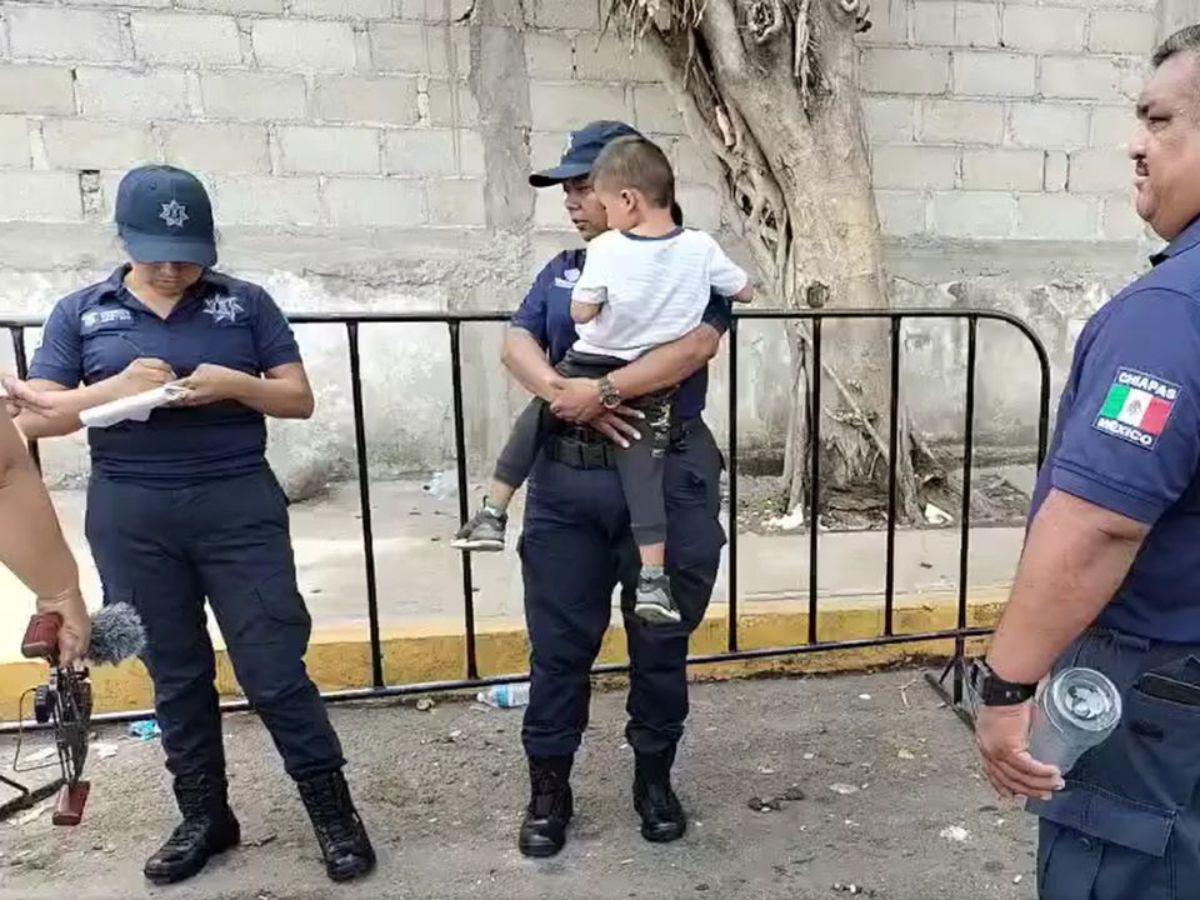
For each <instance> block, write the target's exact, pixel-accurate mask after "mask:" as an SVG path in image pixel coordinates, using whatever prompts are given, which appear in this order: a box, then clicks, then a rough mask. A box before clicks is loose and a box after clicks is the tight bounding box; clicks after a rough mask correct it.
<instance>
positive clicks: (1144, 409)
mask: <svg viewBox="0 0 1200 900" xmlns="http://www.w3.org/2000/svg"><path fill="white" fill-rule="evenodd" d="M1153 64H1154V71H1153V74H1152V76H1151V78H1150V80H1149V82H1148V84H1147V86H1146V88H1145V90H1144V91H1143V93H1142V95H1141V98H1140V99H1139V101H1138V104H1137V118H1138V125H1137V128H1136V131H1135V133H1134V138H1133V139H1132V141H1131V143H1130V156H1131V157H1132V158H1133V160H1134V164H1135V184H1136V189H1137V198H1136V205H1137V211H1138V213H1139V215H1140V216H1141V217H1142V218H1143V219H1144V220H1145V221H1146V222H1148V223H1149V224H1150V226H1151V227H1152V228H1153V229H1154V231H1155V232H1157V233H1158V234H1159V235H1160V236H1161V237H1162V238H1164V239H1165V240H1167V241H1168V242H1169V243H1168V245H1167V247H1166V248H1165V249H1164V250H1163V251H1162V252H1160V253H1158V254H1157V255H1155V256H1154V257H1153V258H1152V262H1153V264H1154V268H1153V269H1151V270H1150V271H1149V272H1148V273H1147V274H1146V275H1144V276H1143V277H1141V278H1139V279H1138V280H1137V281H1135V282H1134V283H1133V284H1131V285H1130V286H1129V287H1127V288H1125V290H1123V291H1121V293H1119V294H1118V295H1117V296H1116V297H1114V298H1113V299H1112V300H1111V301H1110V302H1109V303H1107V304H1106V305H1105V306H1104V307H1103V308H1102V309H1101V310H1100V311H1099V312H1097V313H1096V315H1095V316H1093V318H1092V319H1091V321H1090V322H1088V324H1087V326H1086V328H1085V329H1084V330H1083V333H1082V334H1081V335H1080V338H1079V343H1078V345H1077V347H1076V351H1075V359H1074V362H1073V364H1072V367H1071V372H1070V375H1069V377H1068V379H1067V384H1066V387H1065V388H1064V390H1063V394H1062V400H1061V402H1060V405H1059V410H1058V421H1057V426H1056V431H1055V435H1054V440H1053V444H1052V447H1051V452H1050V455H1049V458H1048V459H1047V461H1046V464H1045V466H1044V467H1043V469H1042V471H1041V473H1040V475H1039V479H1038V484H1037V488H1036V491H1035V494H1034V498H1033V510H1032V520H1031V524H1030V528H1029V533H1028V537H1027V540H1026V545H1025V551H1024V554H1023V556H1022V559H1021V563H1020V567H1019V569H1018V572H1017V577H1016V581H1015V584H1014V587H1013V592H1012V598H1011V600H1010V601H1009V604H1008V607H1007V609H1006V611H1005V613H1004V616H1003V618H1002V620H1001V622H1000V625H999V628H998V630H997V632H996V635H995V637H994V639H993V642H992V646H991V648H990V650H989V652H988V655H987V660H986V665H985V666H983V667H981V668H980V670H978V671H977V672H976V673H975V674H976V676H977V677H976V684H977V687H978V689H979V692H980V694H981V696H982V699H983V702H984V704H985V705H984V706H983V707H982V708H981V709H980V711H979V716H978V723H977V725H978V729H977V736H978V742H979V746H980V750H981V753H982V756H983V760H984V767H985V771H986V773H987V775H988V778H989V779H990V780H991V782H992V784H993V785H994V786H995V787H996V789H997V790H998V791H999V792H1000V793H1001V795H1005V796H1011V795H1021V796H1025V797H1030V798H1033V799H1032V800H1031V801H1030V803H1029V806H1028V808H1029V809H1030V810H1032V811H1033V812H1036V813H1037V815H1038V816H1040V837H1039V845H1038V862H1037V865H1038V879H1039V896H1041V897H1042V898H1045V900H1089V898H1090V900H1117V898H1121V900H1135V898H1136V900H1167V898H1189V900H1190V898H1195V897H1200V26H1192V27H1190V28H1187V29H1184V30H1183V31H1181V32H1178V33H1177V34H1175V35H1173V36H1172V37H1170V38H1169V39H1168V40H1167V41H1166V42H1165V44H1164V45H1163V46H1162V47H1161V48H1159V50H1158V51H1156V53H1155V55H1154V57H1153ZM1070 666H1085V667H1090V668H1093V669H1098V670H1099V671H1101V672H1103V673H1105V674H1106V675H1107V676H1108V677H1109V678H1110V679H1111V680H1112V681H1113V682H1114V684H1115V685H1116V686H1117V687H1118V688H1119V690H1120V691H1121V694H1122V700H1123V718H1122V721H1121V723H1120V725H1119V726H1118V729H1117V731H1116V732H1115V733H1114V734H1113V735H1112V736H1111V737H1109V738H1108V739H1107V740H1106V741H1105V742H1104V743H1102V744H1100V745H1099V746H1098V747H1096V748H1094V749H1092V750H1090V751H1088V752H1087V753H1085V754H1084V756H1083V757H1082V758H1081V759H1080V761H1079V762H1078V763H1076V765H1075V766H1074V767H1073V768H1072V769H1071V770H1070V771H1069V772H1068V773H1067V775H1066V777H1065V779H1064V778H1063V776H1062V773H1060V772H1059V771H1058V769H1056V768H1054V767H1053V766H1049V765H1045V764H1043V763H1042V762H1040V761H1038V760H1035V759H1033V758H1032V757H1031V756H1030V754H1029V750H1028V747H1029V743H1028V733H1029V728H1030V720H1031V708H1030V699H1029V698H1030V697H1031V695H1032V694H1033V691H1034V688H1035V685H1036V683H1037V682H1038V681H1039V680H1040V679H1042V678H1043V677H1044V676H1046V675H1047V674H1048V673H1050V672H1051V671H1052V670H1057V669H1061V668H1064V667H1070Z"/></svg>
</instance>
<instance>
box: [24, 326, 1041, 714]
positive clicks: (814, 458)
mask: <svg viewBox="0 0 1200 900" xmlns="http://www.w3.org/2000/svg"><path fill="white" fill-rule="evenodd" d="M509 317H510V314H509V313H503V312H481V313H365V314H358V315H341V314H298V315H294V316H290V317H289V319H290V321H291V322H292V324H295V325H342V326H344V327H345V329H346V336H347V340H348V347H349V362H350V381H351V391H352V403H353V412H354V443H355V455H356V458H357V463H358V488H359V503H360V514H361V521H362V546H363V559H364V565H365V574H366V592H367V595H366V598H365V600H366V605H367V618H368V623H369V641H370V655H371V686H370V687H365V688H359V689H351V690H341V691H332V692H326V693H323V694H322V696H323V697H324V698H325V700H326V701H329V702H336V701H344V700H362V699H369V698H375V697H389V696H398V695H405V694H419V693H428V692H435V691H449V690H457V689H464V688H472V687H480V686H488V685H496V684H507V683H513V682H519V681H524V680H525V679H527V678H528V675H527V674H526V673H519V674H511V675H502V676H489V677H480V674H479V665H478V658H477V653H476V633H475V601H474V593H475V589H474V580H473V575H472V570H471V555H470V553H469V552H465V551H464V552H462V553H461V554H460V556H461V573H462V601H463V641H464V650H465V659H466V667H465V672H464V673H463V677H462V678H461V679H455V680H449V681H439V682H424V683H419V684H388V682H387V679H386V676H385V673H384V669H383V648H382V641H381V637H380V628H379V597H378V585H377V580H376V566H375V552H374V528H373V522H372V517H371V480H370V471H369V466H368V453H367V436H366V425H365V422H366V419H365V410H364V404H363V385H362V369H361V357H360V348H359V328H360V326H361V325H373V324H436V323H443V324H445V325H446V327H447V329H448V339H449V348H450V366H451V393H452V402H453V418H454V446H455V457H456V467H457V481H458V484H457V487H458V511H459V517H460V521H463V522H465V521H466V520H467V518H468V516H469V515H470V511H469V509H468V494H469V484H468V474H467V453H466V436H465V413H464V401H463V383H462V345H461V337H462V327H463V325H464V324H468V323H487V322H504V321H506V320H508V318H509ZM907 319H945V320H952V321H965V322H966V323H967V360H966V398H965V410H964V422H963V468H962V508H961V512H960V521H959V528H960V552H959V571H958V603H957V619H956V625H955V627H954V628H951V629H944V630H941V631H924V632H920V633H902V634H898V633H896V630H895V593H896V584H895V581H896V579H895V575H896V567H895V560H896V526H897V509H896V507H897V461H898V460H897V452H898V447H897V444H898V439H899V418H900V417H899V410H900V393H901V378H900V374H901V340H900V338H901V326H902V324H903V322H904V321H905V320H907ZM831 320H877V321H886V322H888V323H889V327H890V355H889V365H890V394H889V408H890V417H889V426H888V428H889V430H888V449H889V453H888V490H887V531H886V545H885V546H886V549H885V553H886V558H885V575H884V597H883V603H884V618H883V621H884V625H883V633H882V634H879V635H877V636H875V637H868V638H861V639H856V640H845V641H826V642H822V641H821V640H820V639H819V636H820V628H819V623H820V603H819V598H818V571H819V569H818V566H819V562H820V559H819V530H820V529H819V528H818V527H817V523H818V521H819V516H820V512H821V499H820V498H821V470H820V458H819V456H820V455H819V454H817V453H810V454H809V457H810V460H811V463H810V473H809V474H810V478H809V485H810V491H809V494H810V498H809V509H808V515H807V519H808V523H809V542H808V551H809V569H808V576H809V578H808V582H809V583H808V633H807V635H806V640H805V642H804V643H797V644H794V645H790V646H786V647H771V648H756V649H749V650H744V649H741V647H740V646H739V635H738V615H739V613H738V528H737V503H738V455H737V433H738V427H737V423H738V400H739V395H738V375H737V368H738V332H739V323H740V322H745V321H780V322H785V321H791V322H795V321H800V322H803V323H806V324H807V325H808V327H809V329H810V333H809V337H808V344H809V348H810V364H809V370H810V371H809V377H810V379H811V402H812V409H814V410H816V409H820V403H821V391H822V387H823V373H822V332H823V325H824V323H825V322H827V321H831ZM981 321H994V322H1001V323H1006V324H1008V325H1010V326H1012V327H1013V328H1015V329H1016V330H1017V331H1018V332H1019V333H1020V334H1021V335H1023V336H1024V337H1025V339H1026V340H1027V341H1028V342H1029V344H1030V346H1031V347H1032V348H1033V350H1034V352H1035V354H1036V356H1037V360H1038V366H1039V369H1040V388H1039V391H1038V408H1037V417H1038V419H1037V421H1038V425H1037V428H1038V432H1037V433H1038V439H1037V465H1038V467H1039V468H1040V467H1041V464H1042V461H1043V459H1044V457H1045V452H1046V444H1047V437H1048V428H1049V404H1050V362H1049V358H1048V356H1047V353H1046V349H1045V347H1044V346H1043V345H1042V342H1041V341H1040V340H1039V339H1038V337H1037V335H1036V334H1035V333H1034V332H1033V331H1032V329H1031V328H1030V327H1029V326H1028V325H1027V324H1026V323H1025V322H1023V321H1021V320H1020V319H1019V318H1017V317H1015V316H1011V315H1009V314H1007V313H1003V312H999V311H994V310H982V309H966V310H963V309H904V310H838V309H820V310H802V311H800V310H754V311H750V312H739V313H738V314H737V315H736V316H735V317H734V319H733V322H732V324H731V326H730V329H729V354H728V363H729V376H728V385H729V391H728V393H729V398H728V401H729V422H728V431H729V452H728V454H727V459H728V478H729V515H728V522H729V529H728V531H729V534H728V567H727V570H728V571H727V577H728V588H727V590H728V613H727V615H728V620H727V628H726V633H727V645H726V649H725V652H723V653H714V654H707V655H703V656H693V657H690V658H689V660H688V662H689V664H691V665H700V664H707V663H722V662H734V661H739V660H754V659H764V658H768V657H780V656H790V655H797V654H805V653H819V652H826V651H832V650H857V649H864V648H870V647H881V646H887V645H897V644H910V643H920V642H927V641H935V640H951V639H952V640H953V641H954V648H955V649H954V656H953V657H952V658H951V660H950V664H949V665H948V666H947V668H946V670H945V671H944V672H943V673H942V677H941V678H940V679H933V678H930V681H931V683H933V685H934V687H935V688H937V689H938V690H939V691H941V692H942V693H943V694H944V695H945V697H946V699H947V701H948V702H950V703H951V704H952V705H953V706H954V707H955V708H956V711H957V712H959V714H960V715H965V714H964V713H963V712H962V710H961V709H959V708H958V704H959V703H960V701H961V699H962V663H963V659H964V649H965V644H966V640H967V639H968V638H971V637H978V636H982V635H986V634H988V633H990V629H988V628H971V627H968V625H967V606H968V602H967V601H968V568H969V553H970V536H971V530H970V529H971V503H970V498H971V475H972V466H973V460H972V456H973V452H974V438H975V395H976V386H975V381H976V368H977V349H978V331H979V323H980V322H981ZM40 325H41V321H40V320H36V319H10V320H4V321H0V328H6V329H8V331H9V333H10V335H11V338H12V346H13V354H14V357H15V364H16V370H17V374H18V375H19V376H20V377H22V378H24V377H26V375H27V374H28V356H27V350H26V342H25V332H26V330H27V329H29V328H37V327H40ZM810 422H811V429H810V441H811V442H812V443H813V445H816V444H817V443H818V442H819V441H820V439H821V417H820V416H819V415H813V416H812V417H811V419H810ZM31 452H32V453H33V455H34V458H35V460H36V459H37V458H38V457H37V447H36V445H34V446H32V447H31ZM625 671H628V666H627V665H616V664H614V665H599V666H596V667H595V668H594V669H593V672H594V673H595V674H607V673H618V672H625ZM951 671H953V673H954V685H953V692H952V693H947V692H945V691H944V690H942V688H941V682H942V681H944V679H945V677H946V675H947V674H949V673H950V672H951ZM248 708H249V704H248V703H247V702H246V701H244V700H240V701H227V702H225V703H223V704H222V709H223V710H224V711H235V710H245V709H248ZM151 715H153V713H152V711H149V710H140V711H127V712H119V713H107V714H103V715H98V716H95V717H94V718H93V721H97V722H100V721H110V722H111V721H130V720H134V719H141V718H146V717H148V716H151ZM15 726H16V723H7V724H0V732H3V731H6V730H10V729H12V728H15Z"/></svg>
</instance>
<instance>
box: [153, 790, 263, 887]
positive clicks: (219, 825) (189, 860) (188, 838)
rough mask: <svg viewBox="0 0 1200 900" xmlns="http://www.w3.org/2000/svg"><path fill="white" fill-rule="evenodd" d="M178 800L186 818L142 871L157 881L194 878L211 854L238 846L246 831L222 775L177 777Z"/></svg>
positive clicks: (164, 882) (176, 796) (159, 882)
mask: <svg viewBox="0 0 1200 900" xmlns="http://www.w3.org/2000/svg"><path fill="white" fill-rule="evenodd" d="M175 799H176V801H177V802H178V803H179V811H180V812H182V813H183V821H182V822H180V823H179V824H178V825H177V826H175V830H174V831H172V832H171V836H170V837H169V838H167V842H166V843H165V844H163V845H162V846H161V847H160V848H159V849H158V852H157V853H155V854H154V855H153V856H151V857H150V858H149V859H148V860H146V866H145V868H144V869H143V870H142V871H144V872H145V873H146V877H147V878H148V879H150V880H151V881H152V882H154V883H155V884H171V883H173V882H176V881H182V880H183V879H185V878H191V877H192V876H193V875H195V874H196V873H197V872H199V871H200V870H201V869H203V868H204V864H205V863H207V862H208V860H209V857H211V856H213V855H214V854H217V853H220V852H222V851H223V850H228V849H229V848H230V847H235V846H237V844H238V842H239V841H240V840H241V839H242V830H241V827H240V826H239V825H238V820H237V819H236V818H234V815H233V810H231V809H230V808H229V802H228V799H227V797H226V783H225V778H224V776H222V775H214V774H213V773H211V772H199V773H195V774H191V775H180V776H179V777H178V778H176V779H175Z"/></svg>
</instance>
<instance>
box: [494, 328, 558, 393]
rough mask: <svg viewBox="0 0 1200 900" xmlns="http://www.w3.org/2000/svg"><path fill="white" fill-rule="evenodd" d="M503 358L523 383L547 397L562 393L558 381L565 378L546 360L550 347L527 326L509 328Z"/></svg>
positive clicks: (533, 391)
mask: <svg viewBox="0 0 1200 900" xmlns="http://www.w3.org/2000/svg"><path fill="white" fill-rule="evenodd" d="M500 359H501V362H503V363H504V367H505V368H506V369H508V371H509V372H511V373H512V375H513V377H514V378H516V379H517V381H519V382H521V386H522V387H523V388H525V390H527V391H529V393H531V394H535V395H537V396H538V397H541V398H542V399H543V400H553V399H554V398H555V396H556V395H557V394H558V390H557V389H556V388H555V387H554V384H555V383H556V382H557V381H558V380H559V379H561V378H562V376H561V375H559V374H558V372H556V371H555V370H554V367H553V366H552V365H550V363H549V362H547V361H546V351H545V350H543V349H542V345H541V344H539V343H538V342H537V341H536V340H534V338H533V335H531V334H530V333H529V332H528V331H526V330H525V329H524V328H516V327H513V328H509V329H508V334H506V335H505V336H504V351H503V353H502V354H501V357H500Z"/></svg>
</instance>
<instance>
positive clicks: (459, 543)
mask: <svg viewBox="0 0 1200 900" xmlns="http://www.w3.org/2000/svg"><path fill="white" fill-rule="evenodd" d="M507 527H508V516H507V515H506V514H505V513H501V514H500V515H496V513H494V512H492V510H491V509H489V508H488V506H487V505H486V504H484V506H483V508H482V509H480V510H479V512H477V513H475V515H474V516H473V517H472V518H471V521H470V522H468V523H467V524H466V525H464V526H463V527H462V528H460V529H459V530H458V534H456V535H454V540H452V541H451V542H450V546H451V547H453V548H454V549H455V550H480V551H485V552H493V553H494V552H496V551H499V550H503V549H504V532H505V529H507Z"/></svg>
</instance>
